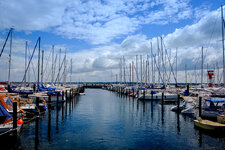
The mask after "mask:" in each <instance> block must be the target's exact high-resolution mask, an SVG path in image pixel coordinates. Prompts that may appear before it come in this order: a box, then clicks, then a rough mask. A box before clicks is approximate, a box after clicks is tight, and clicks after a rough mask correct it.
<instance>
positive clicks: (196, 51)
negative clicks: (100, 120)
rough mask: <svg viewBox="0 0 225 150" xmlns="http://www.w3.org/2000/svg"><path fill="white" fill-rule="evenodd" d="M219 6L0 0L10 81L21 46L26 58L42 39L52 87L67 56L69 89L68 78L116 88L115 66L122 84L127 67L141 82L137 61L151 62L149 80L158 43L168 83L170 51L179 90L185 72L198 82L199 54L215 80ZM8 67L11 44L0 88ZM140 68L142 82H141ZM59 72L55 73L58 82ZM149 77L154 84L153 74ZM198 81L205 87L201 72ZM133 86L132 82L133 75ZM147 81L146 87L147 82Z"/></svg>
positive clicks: (214, 2)
mask: <svg viewBox="0 0 225 150" xmlns="http://www.w3.org/2000/svg"><path fill="white" fill-rule="evenodd" d="M224 3H225V2H224V1H223V0H114V1H112V0H48V1H46V0H45V1H44V0H32V1H27V0H20V1H18V0H1V1H0V10H1V13H0V18H1V19H0V31H1V32H0V47H1V48H2V46H3V44H4V41H5V39H6V36H7V34H8V31H9V29H10V28H13V40H12V61H11V81H22V79H23V77H24V72H25V42H26V41H27V42H28V50H29V53H30V54H31V52H32V51H33V49H34V46H35V43H36V41H37V39H38V37H41V50H44V67H43V68H44V69H43V70H44V73H43V75H44V76H43V80H44V81H51V80H52V68H51V67H52V45H54V58H53V61H54V66H55V75H54V79H53V80H54V81H55V78H56V76H57V74H58V72H59V71H58V70H59V66H60V65H59V59H60V62H61V63H62V61H63V58H64V54H65V52H66V60H67V61H66V69H65V70H66V72H67V78H66V80H67V81H70V76H71V80H72V81H73V82H77V81H86V82H88V81H103V82H105V81H116V76H117V81H119V80H121V79H120V77H121V76H120V66H121V59H122V60H123V62H124V63H123V65H122V66H124V68H125V80H126V81H129V79H130V77H129V65H130V64H131V63H132V61H133V62H134V68H135V71H136V72H137V73H138V74H139V79H138V80H140V68H141V67H140V65H141V63H140V60H141V59H140V57H142V60H143V61H144V63H145V62H146V60H147V58H148V59H149V62H150V63H149V71H150V74H152V73H151V70H152V69H151V59H152V58H153V60H155V61H156V60H158V57H159V58H160V59H161V58H162V56H160V55H159V56H158V46H157V38H158V41H159V45H160V46H161V44H160V43H161V40H160V39H161V38H160V37H162V43H163V49H164V57H165V59H164V60H165V62H164V63H162V62H161V66H163V65H164V66H165V68H166V73H167V74H166V76H171V82H174V77H172V76H173V73H172V72H171V68H172V67H173V68H175V55H176V50H177V56H178V57H177V58H178V60H177V63H178V76H179V79H178V81H179V82H184V78H185V77H184V69H185V64H186V65H187V70H188V80H189V82H194V79H193V74H194V73H195V71H194V69H195V68H196V70H197V73H196V74H197V80H198V81H199V69H200V67H201V47H202V46H203V49H204V68H205V69H206V68H207V66H208V68H210V69H214V68H220V69H219V71H218V69H216V70H215V71H216V76H218V79H220V78H221V77H220V76H221V67H222V42H221V12H220V7H221V5H224ZM151 43H152V51H153V52H152V53H151ZM60 49H61V53H60ZM166 52H167V53H168V55H167V56H166V55H165V54H166ZM136 55H137V56H138V57H137V58H138V59H137V61H138V62H137V63H136ZM147 55H148V57H147ZM37 56H38V51H37V50H36V51H35V54H34V58H33V59H32V61H31V64H30V80H31V81H36V80H37ZM123 58H124V59H123ZM168 58H170V62H169V59H168ZM27 59H28V58H27ZM71 60H72V65H71ZM8 61H9V41H8V42H7V45H6V48H5V50H4V52H3V55H2V57H1V58H0V62H1V63H0V72H1V76H0V81H7V80H8ZM27 61H28V60H27ZM144 63H143V79H144V78H146V76H145V75H144V74H145V73H144V72H146V69H145V68H146V67H144V66H145V64H144ZM136 64H137V65H136ZM71 66H72V74H71ZM159 66H160V63H159ZM170 66H172V67H170ZM62 68H63V67H62ZM63 71H64V69H61V70H60V73H59V74H60V76H62V75H61V74H62V73H63ZM154 72H156V73H155V75H156V76H158V75H157V72H158V70H157V66H156V69H155V71H154ZM161 72H162V70H161ZM204 75H205V80H206V71H204ZM123 78H124V77H123ZM134 78H135V80H137V79H136V75H135V77H134ZM156 78H158V77H156ZM62 79H63V77H61V81H62ZM27 80H28V79H27ZM149 80H150V81H152V79H151V77H150V79H149Z"/></svg>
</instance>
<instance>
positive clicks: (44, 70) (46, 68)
mask: <svg viewBox="0 0 225 150" xmlns="http://www.w3.org/2000/svg"><path fill="white" fill-rule="evenodd" d="M51 54H52V51H51V52H50V53H49V56H48V57H47V63H46V66H45V69H44V73H43V74H45V72H46V70H47V68H48V62H49V58H50V56H51Z"/></svg>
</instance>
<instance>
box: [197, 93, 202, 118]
mask: <svg viewBox="0 0 225 150" xmlns="http://www.w3.org/2000/svg"><path fill="white" fill-rule="evenodd" d="M198 109H199V110H198V111H199V117H201V116H202V97H199V106H198Z"/></svg>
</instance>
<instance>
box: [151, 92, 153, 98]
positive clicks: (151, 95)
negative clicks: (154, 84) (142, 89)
mask: <svg viewBox="0 0 225 150" xmlns="http://www.w3.org/2000/svg"><path fill="white" fill-rule="evenodd" d="M151 97H152V100H153V91H151Z"/></svg>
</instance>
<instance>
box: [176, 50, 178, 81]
mask: <svg viewBox="0 0 225 150" xmlns="http://www.w3.org/2000/svg"><path fill="white" fill-rule="evenodd" d="M176 79H177V48H176ZM177 83H178V79H177Z"/></svg>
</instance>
